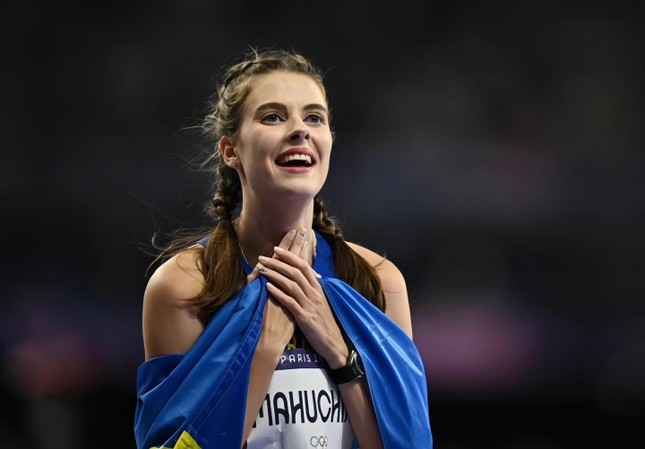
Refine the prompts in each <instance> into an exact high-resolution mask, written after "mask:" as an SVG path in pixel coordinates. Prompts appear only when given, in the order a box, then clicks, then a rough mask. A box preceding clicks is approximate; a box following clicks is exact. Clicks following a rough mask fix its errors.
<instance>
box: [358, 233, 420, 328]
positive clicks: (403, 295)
mask: <svg viewBox="0 0 645 449" xmlns="http://www.w3.org/2000/svg"><path fill="white" fill-rule="evenodd" d="M347 244H348V245H349V247H350V248H351V249H353V250H354V251H355V252H356V253H357V254H358V255H359V256H361V257H362V258H363V259H365V260H366V261H367V263H369V264H370V265H371V266H372V268H374V271H376V273H377V274H378V276H379V278H380V280H381V287H382V288H383V293H384V295H385V304H386V307H385V314H386V315H387V316H389V317H390V318H391V319H392V321H394V322H395V323H396V324H398V325H399V327H400V328H401V329H403V331H404V332H405V333H406V334H408V336H409V337H410V338H412V319H411V317H410V304H409V300H408V291H407V288H406V285H405V278H404V277H403V274H402V273H401V271H400V270H399V269H398V268H397V266H396V265H394V263H393V262H392V261H390V260H388V259H386V258H385V257H383V256H381V255H379V254H377V253H375V252H374V251H372V250H370V249H367V248H365V247H364V246H361V245H357V244H356V243H351V242H347Z"/></svg>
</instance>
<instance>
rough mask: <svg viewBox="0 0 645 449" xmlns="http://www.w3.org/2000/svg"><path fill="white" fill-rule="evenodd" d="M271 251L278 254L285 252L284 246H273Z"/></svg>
mask: <svg viewBox="0 0 645 449" xmlns="http://www.w3.org/2000/svg"><path fill="white" fill-rule="evenodd" d="M273 251H275V252H276V253H278V254H284V253H285V252H287V250H285V249H284V248H280V247H279V246H274V247H273Z"/></svg>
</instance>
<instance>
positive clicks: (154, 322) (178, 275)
mask: <svg viewBox="0 0 645 449" xmlns="http://www.w3.org/2000/svg"><path fill="white" fill-rule="evenodd" d="M197 251H198V250H197V249H190V250H186V251H183V252H181V253H179V254H177V255H176V256H174V257H172V258H171V259H169V260H168V261H166V262H165V263H164V264H163V265H161V266H160V267H159V268H158V269H157V271H155V273H154V274H153V275H152V277H151V278H150V281H149V282H148V285H147V287H146V291H145V293H144V296H143V322H142V329H143V343H144V349H145V358H146V360H148V359H151V358H153V357H157V356H161V355H167V354H185V353H186V352H188V350H189V349H190V348H191V347H192V345H193V344H194V343H195V341H196V340H197V337H199V335H200V334H201V333H202V331H203V329H204V328H203V326H202V324H201V323H200V321H199V320H198V319H197V315H196V313H195V312H196V311H195V309H193V308H191V307H189V305H188V304H186V302H185V300H186V299H188V298H192V297H193V296H195V295H197V294H198V293H199V292H200V291H201V289H202V283H203V276H202V274H201V272H200V271H199V269H198V266H197V259H198V252H197Z"/></svg>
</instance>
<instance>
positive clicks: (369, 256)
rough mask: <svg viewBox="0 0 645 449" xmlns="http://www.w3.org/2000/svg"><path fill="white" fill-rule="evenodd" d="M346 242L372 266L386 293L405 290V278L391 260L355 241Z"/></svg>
mask: <svg viewBox="0 0 645 449" xmlns="http://www.w3.org/2000/svg"><path fill="white" fill-rule="evenodd" d="M347 244H348V245H349V247H350V248H351V249H353V250H354V251H355V252H356V253H357V254H358V255H359V256H361V257H362V258H363V259H365V260H366V261H367V263H369V264H370V265H371V266H372V268H374V270H375V271H376V273H377V274H378V275H379V277H380V279H381V286H382V287H383V290H384V291H385V292H386V293H387V292H401V291H405V289H406V286H405V278H404V277H403V274H402V273H401V271H400V270H399V269H398V268H397V266H396V265H394V263H393V262H392V261H391V260H389V259H386V258H385V257H383V256H381V255H380V254H377V253H375V252H374V251H372V250H371V249H368V248H365V247H364V246H361V245H357V244H356V243H351V242H347Z"/></svg>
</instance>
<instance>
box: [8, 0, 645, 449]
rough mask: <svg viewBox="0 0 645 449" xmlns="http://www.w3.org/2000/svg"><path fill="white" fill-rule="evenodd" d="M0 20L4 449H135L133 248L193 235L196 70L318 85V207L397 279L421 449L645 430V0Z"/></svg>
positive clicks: (138, 285) (216, 8)
mask: <svg viewBox="0 0 645 449" xmlns="http://www.w3.org/2000/svg"><path fill="white" fill-rule="evenodd" d="M2 9H3V13H2V14H0V41H1V43H2V44H1V45H2V68H1V69H0V80H1V86H2V101H1V102H0V104H1V107H0V111H1V114H2V115H1V116H0V147H1V149H2V151H1V156H0V201H1V203H2V217H3V218H2V220H1V226H2V228H1V233H2V234H1V235H2V236H3V237H4V242H5V243H4V245H5V247H6V249H7V250H8V251H5V253H4V257H3V262H2V271H1V272H2V275H3V279H2V283H1V285H0V301H1V302H0V307H1V308H0V310H1V312H2V313H1V316H0V323H1V327H0V329H1V330H0V357H1V360H2V372H1V373H2V377H1V382H0V446H2V447H20V448H27V449H58V448H65V449H75V448H81V447H90V446H91V447H93V448H96V449H99V448H114V447H119V448H128V447H134V442H133V436H132V422H133V413H134V406H135V402H136V397H135V377H136V369H137V366H138V364H139V363H140V362H141V361H142V358H143V349H142V343H141V335H140V306H141V298H142V292H143V289H144V287H145V283H146V277H145V271H146V267H147V265H148V264H149V263H150V262H151V261H152V258H151V257H149V256H148V255H146V254H145V252H144V251H142V248H144V247H145V246H146V245H148V244H149V241H150V238H151V236H152V234H153V232H154V231H155V230H157V231H161V232H167V231H169V230H172V229H173V228H176V227H180V226H183V225H185V224H186V223H191V222H193V221H191V220H192V219H194V218H195V217H199V216H200V214H201V211H202V206H203V204H204V202H205V201H206V200H207V199H208V194H209V192H210V180H209V179H208V177H207V176H206V175H204V174H202V173H197V172H195V171H193V170H192V169H191V163H190V161H191V160H193V159H194V158H195V157H196V156H197V155H199V153H200V148H199V142H198V139H197V137H196V136H195V133H193V132H191V131H190V127H193V126H195V125H197V124H198V123H199V121H200V118H201V116H202V115H203V113H204V110H205V108H204V105H205V103H206V101H207V99H208V97H209V95H210V93H211V92H212V90H213V87H214V84H213V82H212V78H213V76H214V75H215V74H216V73H218V72H219V70H220V68H221V67H222V66H224V65H228V64H230V63H231V62H233V61H234V56H235V55H237V54H239V53H241V52H244V51H246V50H247V49H248V45H254V46H260V47H270V46H275V47H293V48H295V49H296V50H298V51H300V52H303V53H304V54H305V55H307V56H308V57H309V58H311V59H312V60H313V61H314V62H315V63H316V64H317V65H319V66H321V67H322V68H323V69H324V70H326V71H327V74H326V82H327V87H328V91H329V95H330V98H331V104H332V108H333V114H334V117H335V128H336V131H337V133H338V139H337V142H336V145H335V152H334V156H333V157H334V159H333V162H332V170H331V175H330V178H329V181H328V184H327V187H326V189H325V191H324V196H325V197H326V199H327V203H328V205H329V206H330V208H331V209H332V210H333V211H334V213H335V215H336V216H337V218H338V219H339V221H340V222H341V223H342V225H343V229H344V231H345V235H346V237H347V238H348V239H349V240H353V241H356V242H359V243H362V244H364V245H367V246H368V247H371V248H372V249H374V250H376V251H378V252H381V253H383V254H385V255H387V257H389V258H390V259H391V260H393V261H394V262H395V263H396V264H397V265H398V266H399V268H400V269H401V270H402V271H403V273H404V274H405V276H406V278H407V281H408V288H409V294H410V302H411V308H412V313H413V320H414V326H415V341H416V343H417V345H418V347H419V349H420V351H421V354H422V356H423V359H424V362H425V365H426V370H427V375H428V382H429V392H430V409H431V410H430V416H431V422H432V426H433V431H434V435H435V438H436V443H435V447H436V448H438V449H455V448H459V449H466V448H474V449H480V448H503V449H565V448H566V449H569V448H601V447H603V448H608V447H620V448H637V447H638V448H640V447H643V444H644V441H645V438H644V437H643V434H642V422H643V419H644V418H645V410H644V409H645V313H643V312H644V311H645V310H644V309H645V305H644V302H643V296H644V294H645V256H644V250H645V238H644V237H643V235H644V234H643V231H644V224H645V209H644V207H643V206H644V205H645V204H644V203H645V176H643V168H644V159H645V152H643V143H644V142H643V141H644V135H643V123H645V121H644V119H645V117H644V114H643V99H644V94H645V92H644V89H643V86H644V83H643V80H644V79H645V76H644V75H645V74H644V73H643V72H644V70H643V69H644V58H645V56H644V52H643V48H644V45H645V26H644V24H645V21H644V19H645V15H644V14H643V13H644V9H643V7H642V4H640V3H638V2H627V1H626V2H593V3H589V2H587V3H583V2H550V1H546V2H545V1H540V2H538V1H533V2H513V1H508V2H500V1H494V2H492V3H491V2H482V3H480V2H467V1H450V2H437V1H410V0H400V1H398V2H394V3H392V4H389V5H388V6H383V5H381V4H380V3H378V2H376V3H375V2H371V1H367V0H362V1H346V2H334V1H331V2H329V1H328V2H318V3H316V4H308V3H292V2H255V1H251V0H238V1H235V2H216V1H212V0H175V1H118V0H116V1H111V2H105V1H104V2H81V1H77V2H73V1H67V2H21V3H19V2H13V3H12V4H4V5H3V7H2Z"/></svg>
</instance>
